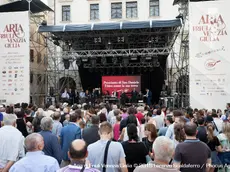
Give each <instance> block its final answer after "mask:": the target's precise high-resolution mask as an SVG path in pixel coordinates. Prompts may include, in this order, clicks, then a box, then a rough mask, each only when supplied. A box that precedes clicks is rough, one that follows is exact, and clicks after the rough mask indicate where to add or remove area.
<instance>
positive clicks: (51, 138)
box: [39, 117, 62, 164]
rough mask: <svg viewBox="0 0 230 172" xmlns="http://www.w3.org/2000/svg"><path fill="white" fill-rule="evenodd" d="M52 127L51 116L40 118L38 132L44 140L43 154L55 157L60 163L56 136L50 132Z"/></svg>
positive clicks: (60, 156) (59, 149)
mask: <svg viewBox="0 0 230 172" xmlns="http://www.w3.org/2000/svg"><path fill="white" fill-rule="evenodd" d="M52 128H53V120H52V118H50V117H44V118H42V120H41V129H42V131H41V132H40V133H39V134H41V136H42V137H43V140H44V148H43V152H44V153H45V155H48V156H51V157H53V158H55V159H56V160H57V161H58V163H59V164H60V163H61V160H62V154H61V146H60V144H59V142H58V137H57V136H56V135H55V134H53V133H52V132H51V131H52Z"/></svg>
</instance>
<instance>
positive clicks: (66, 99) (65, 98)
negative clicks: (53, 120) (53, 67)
mask: <svg viewBox="0 0 230 172" xmlns="http://www.w3.org/2000/svg"><path fill="white" fill-rule="evenodd" d="M61 99H62V102H63V103H65V102H66V103H69V93H68V91H67V88H65V90H64V92H63V93H62V95H61Z"/></svg>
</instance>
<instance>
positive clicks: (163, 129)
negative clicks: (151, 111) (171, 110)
mask: <svg viewBox="0 0 230 172" xmlns="http://www.w3.org/2000/svg"><path fill="white" fill-rule="evenodd" d="M165 124H166V127H161V128H160V129H159V131H158V133H157V135H158V136H165V134H166V132H167V130H168V127H169V126H170V125H172V124H173V119H172V116H171V115H168V116H166V118H165Z"/></svg>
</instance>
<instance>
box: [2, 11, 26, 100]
mask: <svg viewBox="0 0 230 172" xmlns="http://www.w3.org/2000/svg"><path fill="white" fill-rule="evenodd" d="M0 21H1V22H0V72H1V73H0V81H1V83H0V103H7V104H8V103H21V102H26V103H29V100H30V95H29V94H30V89H29V87H30V82H29V78H30V68H29V65H30V58H29V33H30V32H29V16H28V12H12V13H0Z"/></svg>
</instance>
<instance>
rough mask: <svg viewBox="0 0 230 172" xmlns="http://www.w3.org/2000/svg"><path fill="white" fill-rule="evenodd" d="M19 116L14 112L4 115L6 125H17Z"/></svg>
mask: <svg viewBox="0 0 230 172" xmlns="http://www.w3.org/2000/svg"><path fill="white" fill-rule="evenodd" d="M16 120H17V116H16V115H14V114H6V115H4V116H3V123H4V125H12V126H15V125H16Z"/></svg>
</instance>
